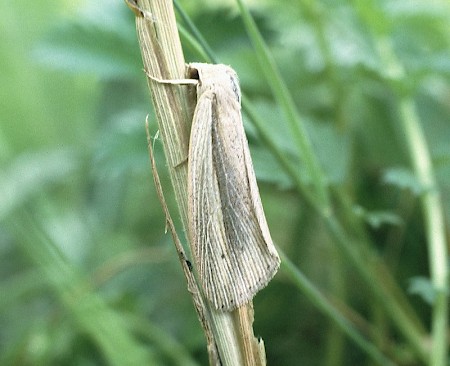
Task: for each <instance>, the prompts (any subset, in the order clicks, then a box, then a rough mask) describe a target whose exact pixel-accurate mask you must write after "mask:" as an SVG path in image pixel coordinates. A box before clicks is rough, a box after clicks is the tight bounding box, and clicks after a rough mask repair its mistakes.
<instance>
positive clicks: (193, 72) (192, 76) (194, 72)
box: [188, 68, 200, 80]
mask: <svg viewBox="0 0 450 366" xmlns="http://www.w3.org/2000/svg"><path fill="white" fill-rule="evenodd" d="M188 77H189V79H196V80H199V79H200V76H199V74H198V70H197V69H194V68H190V69H189V75H188Z"/></svg>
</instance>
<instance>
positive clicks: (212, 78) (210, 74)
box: [188, 63, 241, 103]
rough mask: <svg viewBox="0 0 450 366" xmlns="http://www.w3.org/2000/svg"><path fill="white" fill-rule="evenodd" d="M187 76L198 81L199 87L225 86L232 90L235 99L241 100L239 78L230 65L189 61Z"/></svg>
mask: <svg viewBox="0 0 450 366" xmlns="http://www.w3.org/2000/svg"><path fill="white" fill-rule="evenodd" d="M188 77H189V78H190V79H196V80H198V81H199V87H200V88H202V89H207V88H225V89H228V90H230V91H232V92H233V93H234V94H235V96H236V99H237V101H238V102H239V103H240V102H241V88H240V87H239V78H238V76H237V74H236V71H234V70H233V69H232V68H231V67H229V66H227V65H223V64H217V65H213V64H205V63H191V64H189V65H188Z"/></svg>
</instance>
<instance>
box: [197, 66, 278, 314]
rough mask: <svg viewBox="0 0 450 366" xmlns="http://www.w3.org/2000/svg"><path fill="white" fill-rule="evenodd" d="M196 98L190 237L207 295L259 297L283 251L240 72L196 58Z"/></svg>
mask: <svg viewBox="0 0 450 366" xmlns="http://www.w3.org/2000/svg"><path fill="white" fill-rule="evenodd" d="M188 72H189V77H191V78H193V79H197V80H198V81H197V83H196V89H197V104H196V107H195V111H194V117H193V120H192V128H191V135H190V143H189V156H188V200H189V201H188V209H189V218H188V220H189V228H188V230H189V239H190V242H191V245H192V249H193V257H194V261H195V263H196V266H197V270H198V273H199V277H200V282H201V285H202V287H203V290H204V292H205V294H206V297H207V298H208V300H209V301H211V302H212V304H213V305H214V307H215V308H216V309H218V310H228V311H229V310H233V309H235V308H237V307H238V306H240V305H243V304H245V303H247V302H249V301H250V300H252V299H253V297H254V296H255V294H256V293H257V292H258V291H259V290H261V289H262V288H264V287H265V286H266V285H267V284H268V282H269V281H270V280H271V279H272V277H273V276H274V275H275V273H276V271H277V270H278V267H279V265H280V258H279V256H278V253H277V251H276V249H275V246H274V245H273V242H272V239H271V236H270V232H269V228H268V226H267V222H266V218H265V216H264V211H263V207H262V204H261V199H260V196H259V191H258V186H257V183H256V177H255V172H254V170H253V164H252V160H251V157H250V151H249V148H248V142H247V138H246V136H245V132H244V127H243V124H242V116H241V93H240V87H239V81H238V77H237V74H236V72H235V71H234V70H233V69H231V68H230V67H228V66H225V65H211V64H203V63H192V64H189V65H188Z"/></svg>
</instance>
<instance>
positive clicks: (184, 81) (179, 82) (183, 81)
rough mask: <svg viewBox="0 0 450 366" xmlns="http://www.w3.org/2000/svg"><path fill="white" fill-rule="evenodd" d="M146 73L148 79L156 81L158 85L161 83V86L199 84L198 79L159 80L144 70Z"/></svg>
mask: <svg viewBox="0 0 450 366" xmlns="http://www.w3.org/2000/svg"><path fill="white" fill-rule="evenodd" d="M144 71H145V74H146V75H147V77H149V78H150V79H152V80H153V81H156V82H157V83H160V84H170V85H197V84H198V80H197V79H172V80H167V79H159V78H157V77H154V76H153V75H151V74H150V73H149V72H148V71H147V70H144Z"/></svg>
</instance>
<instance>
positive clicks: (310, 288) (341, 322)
mask: <svg viewBox="0 0 450 366" xmlns="http://www.w3.org/2000/svg"><path fill="white" fill-rule="evenodd" d="M280 255H281V259H282V262H281V263H282V267H283V269H284V271H285V272H286V273H288V274H289V275H290V277H291V278H292V279H293V280H294V284H295V285H296V286H297V287H298V288H299V289H300V290H301V291H302V293H303V294H305V296H306V297H308V298H309V300H310V301H311V302H312V303H313V304H315V306H316V307H317V308H318V309H319V310H320V311H321V312H323V313H324V314H326V315H327V316H328V317H330V318H331V319H333V320H334V321H335V324H336V325H337V326H338V327H339V328H340V329H341V330H342V331H343V332H344V333H345V334H347V335H348V337H349V338H350V339H352V340H353V341H354V342H355V343H356V344H357V345H358V346H359V347H361V349H363V350H364V351H366V353H367V354H368V355H370V357H371V358H372V359H373V360H375V361H377V362H378V363H379V364H380V365H388V366H389V365H392V366H393V365H394V363H393V362H392V361H390V360H389V359H387V358H386V357H385V356H384V355H383V354H382V353H381V352H379V351H378V349H377V348H376V347H375V346H374V345H373V344H372V343H370V342H368V341H367V340H366V339H365V338H364V337H363V336H362V335H361V334H360V333H359V332H358V331H357V330H356V329H355V328H354V327H353V326H352V325H351V324H350V323H349V322H348V320H347V319H346V318H345V317H344V316H343V315H342V314H341V313H339V312H338V311H337V310H336V308H335V307H334V306H333V305H331V304H330V302H329V301H328V300H327V299H326V298H325V296H323V295H322V294H321V293H320V292H319V291H318V290H317V289H316V288H315V287H314V285H313V284H311V282H309V281H308V279H307V278H306V277H305V276H304V275H303V273H301V272H300V271H299V270H298V269H297V267H295V265H294V264H293V263H292V262H291V261H290V259H289V258H288V257H287V256H286V255H285V254H284V253H283V252H281V251H280Z"/></svg>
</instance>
